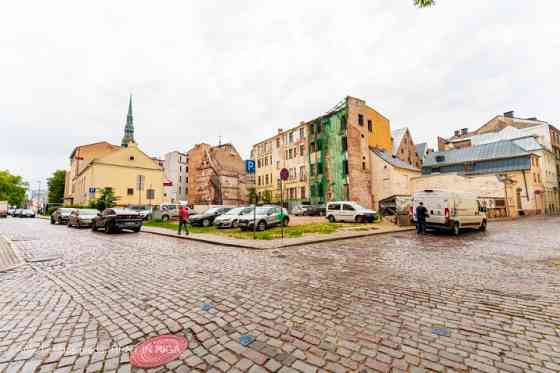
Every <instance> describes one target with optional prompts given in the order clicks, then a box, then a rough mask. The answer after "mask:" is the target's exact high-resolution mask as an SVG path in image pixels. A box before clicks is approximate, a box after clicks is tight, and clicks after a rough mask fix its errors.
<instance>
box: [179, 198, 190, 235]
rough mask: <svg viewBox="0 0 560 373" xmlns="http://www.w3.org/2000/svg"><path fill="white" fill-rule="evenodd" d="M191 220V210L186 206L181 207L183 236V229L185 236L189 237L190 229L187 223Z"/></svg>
mask: <svg viewBox="0 0 560 373" xmlns="http://www.w3.org/2000/svg"><path fill="white" fill-rule="evenodd" d="M188 220H189V210H188V209H187V207H186V206H185V205H184V204H181V207H179V232H178V234H179V235H181V231H182V228H185V234H186V235H187V236H188V235H189V229H188V228H187V221H188Z"/></svg>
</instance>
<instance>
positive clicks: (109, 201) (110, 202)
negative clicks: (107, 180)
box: [95, 188, 118, 211]
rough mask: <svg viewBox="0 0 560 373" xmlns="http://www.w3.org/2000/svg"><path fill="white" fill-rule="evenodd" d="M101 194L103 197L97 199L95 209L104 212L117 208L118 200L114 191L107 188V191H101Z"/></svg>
mask: <svg viewBox="0 0 560 373" xmlns="http://www.w3.org/2000/svg"><path fill="white" fill-rule="evenodd" d="M100 192H101V196H100V197H99V198H98V199H97V201H96V203H95V207H96V208H97V209H98V210H99V211H103V210H105V209H107V208H110V207H113V206H115V204H116V202H117V199H118V198H117V197H116V196H115V193H114V192H113V189H110V188H105V189H101V190H100Z"/></svg>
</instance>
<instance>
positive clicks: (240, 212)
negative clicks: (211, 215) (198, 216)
mask: <svg viewBox="0 0 560 373" xmlns="http://www.w3.org/2000/svg"><path fill="white" fill-rule="evenodd" d="M252 212H253V208H252V207H237V208H234V209H231V210H229V211H228V212H226V213H225V214H223V215H220V216H218V217H217V218H216V219H214V226H215V227H216V228H237V227H238V226H239V219H241V218H242V217H244V216H246V215H248V214H250V213H252Z"/></svg>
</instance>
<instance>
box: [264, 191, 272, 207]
mask: <svg viewBox="0 0 560 373" xmlns="http://www.w3.org/2000/svg"><path fill="white" fill-rule="evenodd" d="M262 201H263V203H265V204H270V203H272V191H270V190H265V191H264V193H263V196H262Z"/></svg>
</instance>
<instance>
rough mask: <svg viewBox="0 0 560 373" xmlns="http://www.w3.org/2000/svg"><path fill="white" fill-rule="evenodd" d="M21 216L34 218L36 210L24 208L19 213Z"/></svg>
mask: <svg viewBox="0 0 560 373" xmlns="http://www.w3.org/2000/svg"><path fill="white" fill-rule="evenodd" d="M19 217H20V218H34V217H35V211H33V210H31V209H23V210H21V212H20V213H19Z"/></svg>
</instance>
